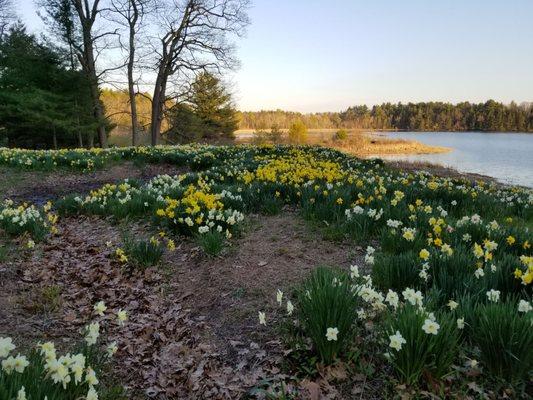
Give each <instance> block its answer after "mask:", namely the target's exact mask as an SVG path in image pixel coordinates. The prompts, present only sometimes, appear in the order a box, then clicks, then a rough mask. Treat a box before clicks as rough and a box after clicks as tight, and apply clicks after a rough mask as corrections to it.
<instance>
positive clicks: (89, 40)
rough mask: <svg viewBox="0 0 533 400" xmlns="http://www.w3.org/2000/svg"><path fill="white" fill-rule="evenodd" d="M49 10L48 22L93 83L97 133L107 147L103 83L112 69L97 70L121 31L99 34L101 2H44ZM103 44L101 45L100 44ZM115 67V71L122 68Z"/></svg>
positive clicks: (99, 0) (93, 0)
mask: <svg viewBox="0 0 533 400" xmlns="http://www.w3.org/2000/svg"><path fill="white" fill-rule="evenodd" d="M40 5H41V6H42V7H43V8H44V9H45V11H46V14H47V16H48V18H46V16H45V17H44V18H45V20H47V21H48V22H51V23H52V24H53V25H54V26H53V29H54V31H55V33H56V34H57V35H58V36H59V37H60V38H61V39H62V40H63V41H64V42H65V43H66V44H67V45H68V46H69V49H70V50H71V55H72V57H71V58H72V60H71V62H72V63H73V64H74V60H73V58H74V57H75V58H76V59H77V61H78V62H79V64H80V65H81V67H82V70H83V71H84V73H85V75H86V76H87V79H88V81H89V86H90V91H91V98H92V102H93V113H94V117H95V119H96V120H97V122H98V125H97V134H98V140H99V142H100V145H101V146H102V147H106V146H107V134H106V127H105V115H104V108H103V105H102V102H101V100H100V80H101V77H102V76H103V75H104V74H105V73H106V72H108V71H109V70H110V69H105V70H100V71H98V70H97V67H96V63H97V59H98V57H99V55H100V54H101V53H102V52H103V51H105V50H106V49H108V48H109V45H108V43H107V41H106V39H107V37H109V36H110V35H116V34H117V30H116V29H115V30H107V29H106V30H104V31H103V32H100V31H97V29H96V23H97V21H98V20H99V19H100V18H99V17H100V16H101V14H102V12H103V11H104V7H103V5H102V2H101V0H41V1H40ZM100 42H102V44H101V45H100V46H99V45H98V44H99V43H100ZM118 68H120V67H115V68H111V69H118ZM93 144H94V143H93V137H92V135H91V136H90V137H89V146H93Z"/></svg>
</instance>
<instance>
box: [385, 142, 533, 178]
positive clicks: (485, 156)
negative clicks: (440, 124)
mask: <svg viewBox="0 0 533 400" xmlns="http://www.w3.org/2000/svg"><path fill="white" fill-rule="evenodd" d="M385 136H388V137H391V138H402V139H410V140H417V141H419V142H422V143H425V144H428V145H434V146H445V147H451V148H452V151H450V152H448V153H440V154H419V155H397V156H396V155H395V156H382V157H381V156H380V158H384V159H393V160H407V161H427V162H430V163H434V164H440V165H443V166H446V167H452V168H454V169H456V170H458V171H460V172H471V173H476V174H482V175H487V176H491V177H493V178H496V179H497V180H498V181H500V182H503V183H508V184H516V185H522V186H528V187H532V188H533V134H527V133H483V132H394V133H388V134H385Z"/></svg>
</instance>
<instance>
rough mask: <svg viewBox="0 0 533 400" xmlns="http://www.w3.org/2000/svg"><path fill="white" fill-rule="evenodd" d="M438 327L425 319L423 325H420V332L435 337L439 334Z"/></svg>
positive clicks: (434, 322) (435, 323)
mask: <svg viewBox="0 0 533 400" xmlns="http://www.w3.org/2000/svg"><path fill="white" fill-rule="evenodd" d="M439 329H440V325H439V324H438V323H437V322H436V321H432V320H431V319H426V320H425V321H424V325H422V330H423V331H424V332H425V333H427V334H428V335H436V334H437V333H439Z"/></svg>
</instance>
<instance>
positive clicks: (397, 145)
mask: <svg viewBox="0 0 533 400" xmlns="http://www.w3.org/2000/svg"><path fill="white" fill-rule="evenodd" d="M282 131H283V133H284V136H285V135H286V130H282ZM336 131H337V129H309V130H308V135H307V141H306V144H312V145H319V146H325V147H332V148H335V149H338V150H342V151H345V152H347V153H349V154H353V155H355V156H358V157H375V156H380V155H402V154H433V153H446V152H449V151H451V150H453V149H452V148H450V147H442V146H430V145H426V144H424V143H421V142H418V141H416V140H406V139H394V138H390V137H386V136H381V135H379V132H383V131H367V130H349V131H348V137H347V138H346V139H343V140H338V139H335V132H336ZM235 138H236V142H237V143H257V142H258V141H259V140H260V138H257V137H256V136H255V135H254V130H252V129H243V130H238V131H236V132H235ZM284 139H286V138H284Z"/></svg>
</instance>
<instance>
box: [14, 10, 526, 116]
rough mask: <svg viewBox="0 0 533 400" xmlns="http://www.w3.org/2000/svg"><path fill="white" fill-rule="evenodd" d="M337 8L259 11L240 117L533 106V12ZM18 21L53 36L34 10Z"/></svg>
mask: <svg viewBox="0 0 533 400" xmlns="http://www.w3.org/2000/svg"><path fill="white" fill-rule="evenodd" d="M333 3H334V6H333V7H332V6H331V4H330V3H328V4H325V3H324V2H320V1H305V2H304V1H303V0H294V1H291V2H290V3H287V2H282V3H277V4H273V3H272V2H267V1H266V0H257V1H254V2H253V5H252V7H251V9H250V11H249V14H250V19H251V24H250V26H249V27H248V32H247V35H246V36H245V37H244V38H241V39H238V41H237V42H236V44H237V56H238V58H239V59H240V61H241V68H240V69H238V70H237V71H235V72H231V73H229V74H227V75H226V77H225V78H226V80H227V81H228V82H229V86H230V88H231V90H232V92H233V93H234V98H235V103H236V105H237V109H239V110H241V111H243V112H245V111H261V110H276V109H281V110H285V111H288V110H290V111H295V112H301V113H320V112H338V111H340V110H345V109H346V108H348V107H350V106H354V105H363V104H364V105H367V106H369V107H372V106H373V105H376V104H382V103H399V102H401V103H409V102H411V103H419V102H445V103H452V104H457V103H460V102H464V101H468V102H470V103H481V102H485V101H487V100H489V99H493V100H495V101H497V102H501V103H504V104H509V103H511V101H515V102H516V103H517V104H520V103H523V102H526V103H528V102H532V101H533V98H532V97H533V96H532V95H531V93H533V74H531V72H530V69H531V66H532V65H533V51H531V50H533V49H532V46H533V45H532V44H531V42H530V38H531V37H533V24H531V23H530V21H529V16H530V15H533V2H528V1H527V0H517V1H514V2H513V3H512V4H509V3H506V2H503V1H496V0H492V1H481V0H473V1H470V2H468V3H467V4H465V3H464V2H460V1H458V0H454V1H451V2H448V3H447V4H435V3H426V2H424V1H423V0H411V1H409V2H401V4H399V3H396V2H393V1H387V0H380V1H376V2H373V3H372V4H366V3H365V4H364V7H362V5H363V3H362V2H359V1H357V2H353V1H348V0H336V1H334V2H333ZM16 11H17V13H18V16H19V17H20V18H21V19H22V21H23V22H24V23H25V24H26V25H27V26H28V28H29V29H30V30H31V31H32V32H34V33H37V34H39V33H41V32H43V28H44V25H43V23H42V21H41V20H40V18H39V17H38V15H37V13H36V12H37V9H36V6H35V4H34V2H33V0H21V1H19V2H18V4H16ZM319 20H320V22H319V23H318V22H316V21H319ZM352 38H353V39H352ZM339 59H341V60H342V61H337V60H339ZM361 60H363V61H361Z"/></svg>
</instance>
